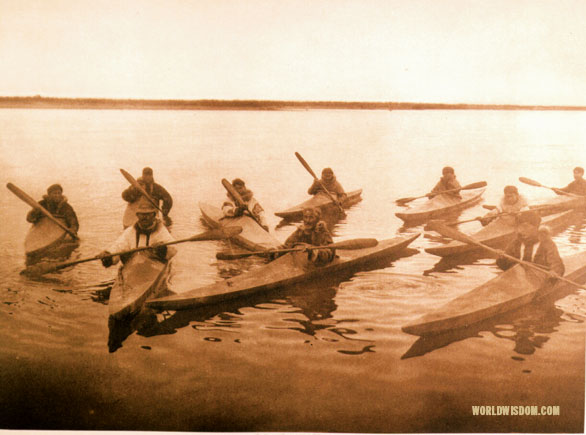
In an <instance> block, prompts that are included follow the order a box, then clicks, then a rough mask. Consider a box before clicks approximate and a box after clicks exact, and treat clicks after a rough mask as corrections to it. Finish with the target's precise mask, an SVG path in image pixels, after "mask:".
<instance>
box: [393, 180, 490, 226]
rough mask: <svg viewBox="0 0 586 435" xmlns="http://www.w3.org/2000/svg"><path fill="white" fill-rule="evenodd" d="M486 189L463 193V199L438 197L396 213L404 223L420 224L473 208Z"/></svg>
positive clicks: (448, 196)
mask: <svg viewBox="0 0 586 435" xmlns="http://www.w3.org/2000/svg"><path fill="white" fill-rule="evenodd" d="M485 190H486V189H484V188H480V189H474V190H470V191H462V192H460V195H461V196H462V198H461V199H458V198H455V197H453V196H450V195H444V194H442V195H437V196H434V197H433V198H431V199H428V200H427V201H425V202H423V203H421V204H418V205H417V206H415V207H413V208H410V209H408V210H406V211H404V212H399V213H395V216H397V217H398V218H399V219H402V220H403V221H404V222H418V221H425V220H428V219H432V218H435V217H437V216H441V215H444V214H448V213H453V212H456V211H460V210H463V209H465V208H468V207H472V206H473V205H474V204H476V203H477V202H479V201H480V200H481V199H482V194H483V193H484V191H485Z"/></svg>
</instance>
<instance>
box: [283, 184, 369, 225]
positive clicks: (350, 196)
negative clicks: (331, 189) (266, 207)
mask: <svg viewBox="0 0 586 435" xmlns="http://www.w3.org/2000/svg"><path fill="white" fill-rule="evenodd" d="M346 195H347V197H346V199H345V200H344V202H342V207H343V208H349V207H350V206H352V205H354V204H356V203H358V202H360V201H362V197H361V196H360V195H362V189H358V190H353V191H352V192H347V193H346ZM307 207H313V208H319V209H320V210H321V211H322V213H323V212H326V211H329V210H333V209H337V207H336V206H335V205H334V202H333V201H332V200H331V199H330V197H329V196H328V195H326V194H325V193H323V192H318V193H317V194H316V195H314V196H312V197H311V198H310V199H308V200H307V201H305V202H302V203H301V204H299V205H296V206H295V207H291V208H288V209H287V210H284V211H279V212H276V213H275V215H276V216H279V217H282V218H283V219H288V220H301V219H302V218H303V209H304V208H307Z"/></svg>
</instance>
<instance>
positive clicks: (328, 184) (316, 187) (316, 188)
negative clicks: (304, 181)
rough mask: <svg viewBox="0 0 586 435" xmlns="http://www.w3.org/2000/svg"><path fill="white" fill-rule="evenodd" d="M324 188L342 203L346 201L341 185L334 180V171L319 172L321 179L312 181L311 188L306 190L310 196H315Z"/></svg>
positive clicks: (328, 169)
mask: <svg viewBox="0 0 586 435" xmlns="http://www.w3.org/2000/svg"><path fill="white" fill-rule="evenodd" d="M324 187H325V188H326V189H327V190H328V192H330V193H331V194H332V196H333V197H334V198H335V199H337V200H338V202H339V203H342V202H343V201H344V200H345V199H346V193H345V192H344V189H343V188H342V185H341V184H340V183H339V182H338V181H337V180H336V176H335V175H334V171H333V170H332V168H324V170H323V171H321V179H320V180H314V182H313V184H312V185H311V187H310V188H309V189H308V190H307V193H309V194H310V195H317V194H318V193H319V192H323V190H324Z"/></svg>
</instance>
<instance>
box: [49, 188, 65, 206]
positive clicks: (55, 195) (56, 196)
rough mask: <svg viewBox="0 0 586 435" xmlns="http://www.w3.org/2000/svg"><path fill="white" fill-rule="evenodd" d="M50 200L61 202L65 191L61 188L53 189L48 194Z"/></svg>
mask: <svg viewBox="0 0 586 435" xmlns="http://www.w3.org/2000/svg"><path fill="white" fill-rule="evenodd" d="M47 196H48V198H49V201H51V202H54V203H56V204H57V203H60V202H61V201H62V200H63V193H62V192H61V191H60V190H52V191H51V192H50V193H49V194H48V195H47Z"/></svg>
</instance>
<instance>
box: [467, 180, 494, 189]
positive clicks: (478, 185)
mask: <svg viewBox="0 0 586 435" xmlns="http://www.w3.org/2000/svg"><path fill="white" fill-rule="evenodd" d="M487 185H488V183H487V182H486V181H478V182H476V183H472V184H467V185H465V186H464V187H462V188H460V190H472V189H480V188H481V187H486V186H487Z"/></svg>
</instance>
